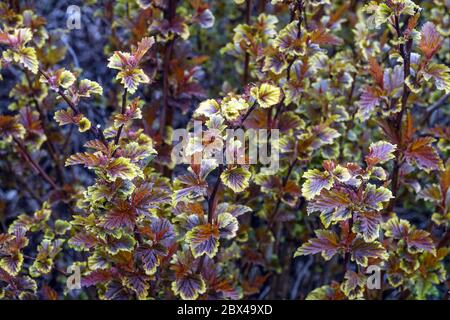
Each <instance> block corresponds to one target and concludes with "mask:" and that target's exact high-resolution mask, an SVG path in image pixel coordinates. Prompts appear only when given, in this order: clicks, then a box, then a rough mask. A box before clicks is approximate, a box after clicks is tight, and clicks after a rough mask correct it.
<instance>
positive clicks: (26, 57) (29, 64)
mask: <svg viewBox="0 0 450 320" xmlns="http://www.w3.org/2000/svg"><path fill="white" fill-rule="evenodd" d="M18 54H19V56H20V63H21V64H23V66H24V67H25V68H27V69H28V70H30V71H31V72H32V73H33V74H37V72H38V68H39V67H38V66H39V62H38V60H37V56H36V50H35V49H34V48H31V47H23V48H21V49H19V52H18Z"/></svg>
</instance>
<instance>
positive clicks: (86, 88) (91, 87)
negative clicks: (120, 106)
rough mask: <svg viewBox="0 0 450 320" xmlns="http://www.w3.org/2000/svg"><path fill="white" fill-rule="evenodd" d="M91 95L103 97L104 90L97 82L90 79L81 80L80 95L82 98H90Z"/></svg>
mask: <svg viewBox="0 0 450 320" xmlns="http://www.w3.org/2000/svg"><path fill="white" fill-rule="evenodd" d="M91 94H97V95H99V96H101V95H102V94H103V88H102V87H101V86H100V85H99V84H98V83H97V82H95V81H91V80H88V79H83V80H81V81H80V85H79V87H78V95H79V96H81V97H90V96H91Z"/></svg>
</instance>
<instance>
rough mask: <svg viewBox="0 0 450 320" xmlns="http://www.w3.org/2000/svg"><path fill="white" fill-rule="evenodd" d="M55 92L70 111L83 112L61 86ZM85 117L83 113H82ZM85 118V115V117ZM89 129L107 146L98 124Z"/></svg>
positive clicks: (46, 76) (48, 78)
mask: <svg viewBox="0 0 450 320" xmlns="http://www.w3.org/2000/svg"><path fill="white" fill-rule="evenodd" d="M38 72H39V73H40V74H41V75H42V76H43V77H44V78H45V79H47V81H50V77H49V76H48V75H47V74H46V73H45V72H44V71H42V70H41V69H40V68H39V69H38ZM56 92H57V93H58V94H59V95H60V97H61V98H62V99H63V100H64V101H65V102H66V103H67V105H68V106H69V107H70V109H72V111H73V112H74V113H75V115H79V114H83V113H82V112H81V111H80V110H79V109H78V107H77V106H76V105H75V104H74V103H73V102H72V101H71V100H70V99H69V98H68V97H67V96H66V95H65V93H64V90H63V88H61V87H58V90H56ZM83 116H84V117H86V116H85V115H83ZM86 118H87V117H86ZM89 131H90V132H91V133H92V134H93V135H94V136H95V137H96V138H98V139H100V140H101V141H102V143H103V144H104V145H105V146H106V147H108V142H107V141H106V139H105V136H104V135H103V131H102V130H101V129H100V125H97V126H91V127H90V128H89Z"/></svg>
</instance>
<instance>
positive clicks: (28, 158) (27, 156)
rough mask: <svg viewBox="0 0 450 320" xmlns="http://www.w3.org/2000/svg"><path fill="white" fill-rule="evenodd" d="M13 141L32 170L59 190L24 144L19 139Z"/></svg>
mask: <svg viewBox="0 0 450 320" xmlns="http://www.w3.org/2000/svg"><path fill="white" fill-rule="evenodd" d="M13 140H14V142H15V143H16V145H17V147H18V148H19V151H20V153H21V154H22V156H23V157H24V158H25V161H26V162H27V163H28V164H29V165H30V166H31V167H32V168H34V169H35V170H36V171H37V172H38V173H39V174H40V175H41V176H42V178H44V180H45V181H47V182H48V183H49V184H50V185H51V186H52V188H53V189H55V190H58V189H59V188H58V186H57V185H56V183H55V182H54V181H53V179H52V178H50V177H49V176H48V175H47V173H45V171H44V169H42V167H41V166H40V165H39V164H38V163H37V162H36V161H34V160H33V158H32V157H31V155H30V154H29V153H28V151H27V148H26V147H25V146H24V145H23V143H22V142H21V141H20V140H19V139H17V138H13Z"/></svg>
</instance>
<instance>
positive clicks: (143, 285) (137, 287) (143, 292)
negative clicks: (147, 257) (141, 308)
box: [124, 275, 150, 300]
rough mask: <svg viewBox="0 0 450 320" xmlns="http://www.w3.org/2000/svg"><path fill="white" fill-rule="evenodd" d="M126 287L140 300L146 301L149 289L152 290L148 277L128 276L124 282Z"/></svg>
mask: <svg viewBox="0 0 450 320" xmlns="http://www.w3.org/2000/svg"><path fill="white" fill-rule="evenodd" d="M124 285H125V286H126V287H127V288H129V289H131V290H133V291H134V292H135V293H136V295H137V297H138V299H139V300H144V299H146V298H147V295H148V289H149V288H150V284H149V283H148V278H147V277H145V276H142V275H130V276H127V277H126V278H125V280H124Z"/></svg>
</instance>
